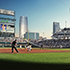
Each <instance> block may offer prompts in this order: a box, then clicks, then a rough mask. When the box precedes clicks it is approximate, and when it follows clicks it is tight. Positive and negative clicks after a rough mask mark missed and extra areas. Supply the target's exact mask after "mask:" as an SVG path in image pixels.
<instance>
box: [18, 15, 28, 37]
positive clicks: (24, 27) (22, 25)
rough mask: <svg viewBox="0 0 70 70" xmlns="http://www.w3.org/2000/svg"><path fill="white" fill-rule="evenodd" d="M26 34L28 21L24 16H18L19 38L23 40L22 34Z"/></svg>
mask: <svg viewBox="0 0 70 70" xmlns="http://www.w3.org/2000/svg"><path fill="white" fill-rule="evenodd" d="M26 32H28V19H27V17H26V16H20V21H19V37H20V38H24V34H25V33H26Z"/></svg>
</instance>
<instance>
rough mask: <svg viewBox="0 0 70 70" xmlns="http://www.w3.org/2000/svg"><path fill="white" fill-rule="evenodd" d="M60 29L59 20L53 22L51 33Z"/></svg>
mask: <svg viewBox="0 0 70 70" xmlns="http://www.w3.org/2000/svg"><path fill="white" fill-rule="evenodd" d="M59 30H60V25H59V22H53V34H54V33H56V32H58V31H59Z"/></svg>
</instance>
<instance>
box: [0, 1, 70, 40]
mask: <svg viewBox="0 0 70 70" xmlns="http://www.w3.org/2000/svg"><path fill="white" fill-rule="evenodd" d="M69 8H70V0H0V9H8V10H13V11H15V18H16V35H18V34H19V18H20V16H27V17H28V29H29V31H31V32H38V33H39V35H40V36H46V37H47V39H50V38H51V36H52V33H53V22H59V23H60V28H64V27H65V21H67V27H70V11H69Z"/></svg>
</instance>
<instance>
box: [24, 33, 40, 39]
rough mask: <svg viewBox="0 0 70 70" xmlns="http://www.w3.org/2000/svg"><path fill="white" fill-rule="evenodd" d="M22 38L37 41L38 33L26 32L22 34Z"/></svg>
mask: <svg viewBox="0 0 70 70" xmlns="http://www.w3.org/2000/svg"><path fill="white" fill-rule="evenodd" d="M24 38H26V39H28V38H29V39H39V33H35V32H26V33H25V34H24Z"/></svg>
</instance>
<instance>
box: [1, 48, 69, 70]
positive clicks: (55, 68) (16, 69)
mask: <svg viewBox="0 0 70 70" xmlns="http://www.w3.org/2000/svg"><path fill="white" fill-rule="evenodd" d="M18 50H19V52H20V53H16V51H14V53H11V48H0V70H70V48H68V49H65V48H64V49H40V48H33V49H32V51H27V49H24V48H22V49H19V48H18Z"/></svg>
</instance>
